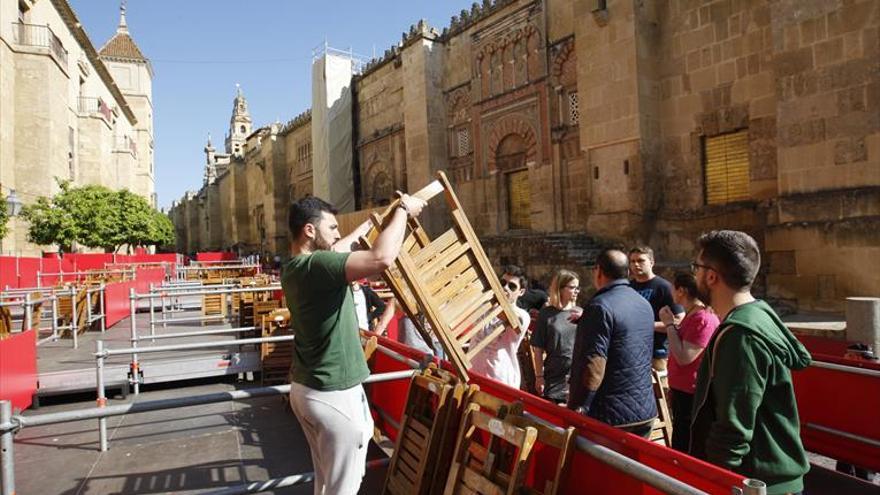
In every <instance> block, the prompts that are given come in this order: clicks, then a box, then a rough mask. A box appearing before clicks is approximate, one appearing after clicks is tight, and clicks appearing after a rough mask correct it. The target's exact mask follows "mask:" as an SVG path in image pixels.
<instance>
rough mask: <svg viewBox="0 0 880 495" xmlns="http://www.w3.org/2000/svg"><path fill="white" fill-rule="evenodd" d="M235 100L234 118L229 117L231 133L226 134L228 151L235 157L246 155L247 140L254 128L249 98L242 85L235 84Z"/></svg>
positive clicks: (233, 105) (233, 106)
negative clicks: (248, 106) (246, 96)
mask: <svg viewBox="0 0 880 495" xmlns="http://www.w3.org/2000/svg"><path fill="white" fill-rule="evenodd" d="M235 89H236V94H235V100H234V101H233V102H232V118H230V119H229V134H227V135H226V152H227V153H229V154H230V155H232V156H235V157H239V158H241V157H243V156H244V146H245V141H246V139H247V137H248V135H250V133H251V129H252V128H253V121H251V115H250V113H248V109H247V100H245V99H244V94H243V93H242V92H241V85H239V84H236V85H235Z"/></svg>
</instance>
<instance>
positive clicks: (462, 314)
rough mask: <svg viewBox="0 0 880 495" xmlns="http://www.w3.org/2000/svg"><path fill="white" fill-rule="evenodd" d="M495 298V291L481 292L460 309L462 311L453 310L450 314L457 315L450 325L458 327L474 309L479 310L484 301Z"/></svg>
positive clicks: (488, 301) (490, 300) (489, 301)
mask: <svg viewBox="0 0 880 495" xmlns="http://www.w3.org/2000/svg"><path fill="white" fill-rule="evenodd" d="M493 299H495V293H493V292H492V291H486V292H483V293H482V294H480V296H479V297H477V298H475V299H472V300H471V301H470V302H469V303H468V304H467V306H465V307H464V308H463V309H462V310H460V311H455V310H451V311H450V314H455V316H454V317H452V323H451V324H450V325H449V326H450V327H452V328H458V327H459V325H461V323H462V322H463V321H464V320H465V319H466V318H467V317H468V316H469V315H471V314H472V313H473V312H474V311H476V310H477V308H479V307H480V306H482V305H483V304H484V303H491V302H492V301H493ZM502 310H503V308H502Z"/></svg>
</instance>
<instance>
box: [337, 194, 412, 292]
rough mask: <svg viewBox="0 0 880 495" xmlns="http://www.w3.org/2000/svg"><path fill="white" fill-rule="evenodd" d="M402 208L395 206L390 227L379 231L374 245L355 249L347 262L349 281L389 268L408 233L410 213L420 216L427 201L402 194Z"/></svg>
mask: <svg viewBox="0 0 880 495" xmlns="http://www.w3.org/2000/svg"><path fill="white" fill-rule="evenodd" d="M400 203H401V205H403V206H402V207H401V208H395V209H394V212H392V213H391V214H392V215H393V217H392V218H391V222H389V224H388V227H386V228H385V230H383V231H382V232H380V233H379V236H378V237H376V242H375V243H373V247H372V248H371V249H369V250H366V251H355V252H353V253H351V254H350V255H349V256H348V260H347V261H346V262H345V279H346V280H348V281H349V282H350V281H352V280H358V279H361V278H367V277H372V276H374V275H378V274H380V273H382V272H383V271H385V270H387V269H388V267H390V266H391V264H392V263H394V259H395V258H397V255H398V254H399V253H400V247H401V246H402V245H403V238H404V235H406V221H407V218H408V214H407V212H409V215H412V216H414V217H415V216H418V215H419V213H421V212H422V208H424V207H425V205H426V204H427V203H426V202H425V201H423V200H421V199H418V198H414V197H412V196H410V195H408V194H402V195H401V196H400Z"/></svg>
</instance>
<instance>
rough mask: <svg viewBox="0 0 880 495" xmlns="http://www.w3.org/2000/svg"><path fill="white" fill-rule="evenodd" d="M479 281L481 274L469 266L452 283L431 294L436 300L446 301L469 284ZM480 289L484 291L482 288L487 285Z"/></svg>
mask: <svg viewBox="0 0 880 495" xmlns="http://www.w3.org/2000/svg"><path fill="white" fill-rule="evenodd" d="M479 281H480V275H479V274H478V273H477V271H476V270H474V269H473V268H470V267H468V269H467V270H465V271H464V273H459V274H457V275H456V276H455V278H453V279H452V281H451V282H450V283H448V284H446V285H444V286H442V287H441V288H440V289H439V290H437V291H436V292H430V294H431V297H433V298H434V300H435V301H446V300H448V299H449V298H451V297H453V296H454V295H455V294H458V293H459V292H461V291H462V290H463V289H464V288H465V287H467V286H468V285H470V284H473V283H475V282H479ZM481 285H482V284H481ZM480 289H481V291H482V289H485V287H481V288H480Z"/></svg>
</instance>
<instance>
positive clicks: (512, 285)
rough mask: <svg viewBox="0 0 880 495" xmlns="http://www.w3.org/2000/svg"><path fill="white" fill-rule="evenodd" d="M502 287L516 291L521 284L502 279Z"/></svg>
mask: <svg viewBox="0 0 880 495" xmlns="http://www.w3.org/2000/svg"><path fill="white" fill-rule="evenodd" d="M501 287H503V288H505V289H507V290H509V291H510V292H516V291H518V290H519V284H517V283H516V282H510V281H507V282H505V281H504V280H502V281H501Z"/></svg>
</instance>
